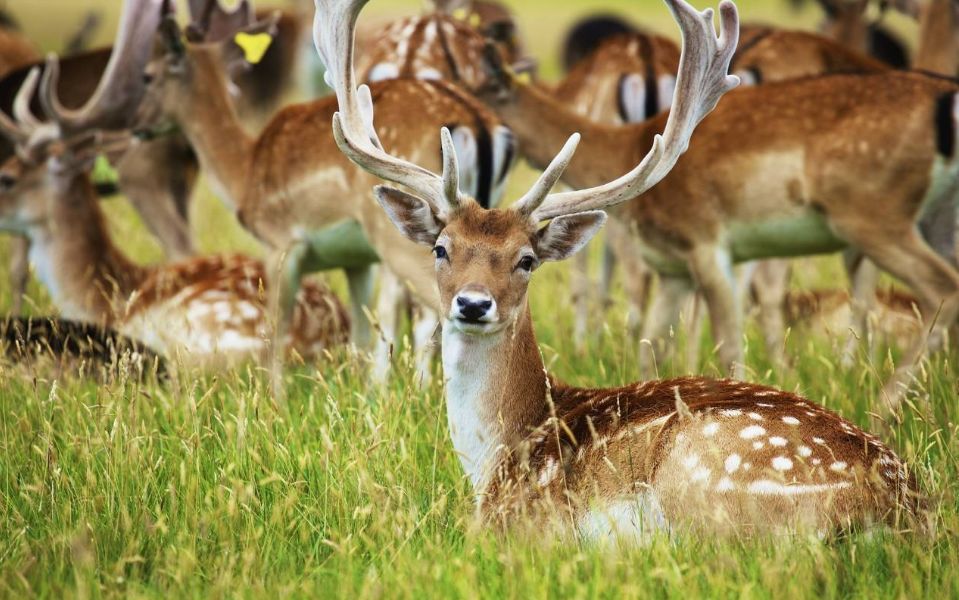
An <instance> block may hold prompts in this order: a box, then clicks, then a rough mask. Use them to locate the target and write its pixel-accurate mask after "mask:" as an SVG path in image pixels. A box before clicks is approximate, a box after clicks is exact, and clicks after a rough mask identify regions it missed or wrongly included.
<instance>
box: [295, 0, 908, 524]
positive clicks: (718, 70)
mask: <svg viewBox="0 0 959 600" xmlns="http://www.w3.org/2000/svg"><path fill="white" fill-rule="evenodd" d="M367 1H368V0H316V17H315V21H314V37H315V40H316V45H317V49H318V51H319V52H320V54H321V56H322V58H323V60H324V62H325V64H326V65H327V66H328V67H329V69H330V71H329V72H330V73H331V75H332V83H333V85H334V88H335V89H336V93H337V98H338V102H339V106H340V111H341V112H339V113H337V114H336V115H335V116H334V117H333V118H334V121H333V126H334V133H335V135H336V139H337V143H338V144H339V145H340V148H341V149H342V151H343V152H344V153H345V154H346V155H347V156H349V157H350V158H351V159H352V160H354V161H356V163H357V164H358V165H361V166H362V167H363V168H364V169H367V170H369V171H371V172H372V173H375V174H377V175H379V176H380V177H382V178H384V179H386V180H387V181H390V182H391V183H393V184H398V185H402V186H403V187H404V188H406V189H409V190H410V191H411V192H412V194H411V193H408V192H405V191H400V190H399V189H396V188H392V187H387V186H379V187H377V189H376V195H377V198H378V201H379V202H380V204H381V206H382V207H383V209H384V211H385V212H386V213H387V214H388V215H389V216H390V218H391V219H392V220H393V222H394V223H395V225H396V227H397V228H398V229H399V230H400V231H402V232H403V234H404V235H405V236H407V237H408V238H409V239H410V240H411V241H413V242H416V243H419V244H422V245H424V246H425V247H431V248H433V253H434V256H435V266H434V270H435V275H434V276H435V278H436V280H437V283H438V285H439V288H440V294H441V297H442V303H443V305H444V307H445V310H444V314H443V347H442V352H443V368H444V371H445V376H446V378H447V384H446V402H447V412H448V418H449V426H450V435H451V437H452V440H453V445H454V447H455V449H456V451H457V453H458V454H459V456H460V460H461V462H462V464H463V468H464V470H465V471H466V473H467V475H468V476H469V479H470V481H471V482H472V484H473V487H474V490H475V492H476V497H477V499H478V502H479V508H480V511H481V514H482V515H483V516H485V517H486V519H488V520H489V521H492V522H494V523H498V524H514V525H516V524H517V523H516V521H517V518H518V517H521V516H525V517H530V518H532V519H534V521H533V523H534V526H536V527H538V528H542V525H543V524H544V523H545V524H547V525H555V526H556V527H557V529H559V532H555V531H554V532H553V533H560V534H570V533H572V534H577V533H578V534H580V535H582V536H585V537H588V538H601V539H605V538H609V537H613V538H615V539H617V540H618V541H624V542H638V541H641V540H643V539H644V538H646V537H647V536H648V535H650V534H651V533H654V532H656V531H670V532H677V533H678V532H682V531H688V530H705V531H709V532H732V533H736V534H750V533H760V532H782V531H796V530H802V531H809V530H811V531H816V532H821V533H823V534H828V533H831V532H833V531H835V530H837V529H844V528H855V527H859V526H866V525H868V524H870V523H872V522H881V523H890V524H893V525H896V524H898V523H900V520H899V519H900V518H903V520H902V522H903V523H907V522H908V519H906V518H904V517H907V516H910V515H912V514H913V512H914V511H915V509H916V507H917V505H918V504H919V501H918V498H917V494H918V490H917V486H916V482H915V481H914V479H913V478H912V477H911V476H910V475H909V474H908V472H907V470H906V467H905V465H904V464H903V462H902V461H901V460H900V459H899V458H898V457H897V456H896V455H895V454H894V453H893V452H892V451H891V450H890V449H888V448H887V447H886V446H885V445H883V444H882V442H880V441H879V440H878V439H877V438H875V437H874V436H872V435H870V434H868V433H866V432H864V431H862V430H861V429H859V428H858V427H856V426H855V425H853V424H852V423H850V422H848V421H846V420H845V419H843V418H841V417H840V416H838V415H836V414H835V413H832V412H830V411H827V410H825V409H824V408H822V407H820V406H818V405H816V404H814V403H812V402H810V401H808V400H806V399H804V398H802V397H800V396H796V395H794V394H790V393H787V392H782V391H780V390H777V389H773V388H769V387H765V386H760V385H752V384H747V383H740V382H735V381H730V380H709V379H703V378H692V377H690V378H681V379H672V380H665V381H649V382H641V383H637V384H633V385H630V386H625V387H621V388H614V389H590V388H572V387H569V386H566V385H564V384H562V383H560V382H559V381H557V380H555V379H554V378H552V377H551V376H550V375H548V374H547V372H546V367H545V365H544V363H543V360H542V358H541V355H540V351H539V348H538V347H537V343H536V337H535V334H534V331H533V324H532V318H531V315H530V308H529V303H528V297H527V291H528V286H529V283H530V278H531V276H532V272H533V271H534V270H535V269H536V267H537V266H539V264H540V263H541V262H545V261H550V260H562V259H565V258H567V257H569V256H570V255H572V254H573V253H575V252H576V251H577V250H579V249H581V248H582V247H583V246H584V245H585V244H586V242H587V241H588V240H589V238H590V237H591V236H593V235H594V234H595V233H596V232H597V231H598V230H599V228H600V227H601V226H602V224H603V222H604V221H605V219H606V215H605V213H604V212H603V211H602V209H604V208H609V207H611V206H614V205H616V204H618V203H621V202H624V201H626V200H629V199H630V198H632V197H634V196H635V195H636V194H638V193H640V192H641V191H643V190H645V189H647V188H650V187H652V186H653V185H655V184H656V183H657V182H658V181H659V180H660V179H662V178H663V177H665V176H666V175H667V173H668V172H669V171H670V169H671V168H672V167H673V166H674V165H675V164H676V161H677V159H678V158H679V155H680V154H681V153H682V152H683V151H684V150H685V149H686V147H687V144H688V143H689V138H690V136H691V134H692V132H693V129H694V128H695V127H696V125H697V123H698V122H699V121H700V120H701V119H702V118H703V117H704V116H705V115H706V114H707V113H709V112H710V110H712V109H713V107H714V106H715V105H716V103H717V102H718V101H719V99H720V97H721V96H722V95H723V94H724V93H725V92H726V91H728V90H729V89H731V88H732V87H734V86H735V85H736V83H737V80H736V78H735V77H734V76H728V75H727V68H728V65H729V61H730V59H731V58H732V53H733V50H734V48H735V45H736V37H737V33H738V27H737V26H738V23H737V15H736V10H735V6H734V5H733V4H732V3H731V2H723V3H721V4H720V23H721V33H720V35H719V36H718V39H717V36H716V33H715V31H714V29H713V24H712V17H713V14H712V11H711V10H707V11H705V12H703V13H699V12H697V11H696V10H695V9H693V8H692V7H691V6H689V5H688V4H686V3H685V2H683V0H667V4H668V6H669V7H670V9H671V10H672V12H673V16H674V18H675V19H676V21H677V22H678V23H679V25H680V28H681V29H682V32H683V40H684V42H683V43H684V54H683V58H682V61H681V65H680V69H679V75H678V78H677V82H676V90H677V92H676V96H675V99H674V102H673V107H672V111H671V115H670V118H669V120H668V122H667V123H665V129H664V133H663V135H656V136H655V137H650V138H649V140H648V144H647V145H651V146H652V148H651V150H649V152H648V153H647V154H646V156H645V157H643V158H642V160H639V161H638V162H639V164H638V166H635V168H633V169H632V170H630V171H629V172H628V173H627V174H626V175H624V176H622V177H620V178H619V179H616V180H614V181H611V182H609V183H605V184H603V185H600V186H599V187H596V188H592V189H584V190H580V191H577V192H567V193H558V194H557V193H550V190H551V188H552V187H553V185H554V184H555V183H556V182H557V181H558V179H559V178H560V176H561V174H562V171H563V169H564V168H565V167H566V166H567V165H568V164H569V162H570V160H571V159H572V154H573V151H574V149H575V147H576V144H577V140H578V136H577V135H575V134H574V135H573V136H572V137H571V138H570V140H569V142H567V144H566V145H565V146H564V147H563V149H562V151H561V152H560V154H559V155H557V156H556V157H555V159H554V160H553V161H552V162H551V163H550V165H549V167H548V168H547V169H546V170H545V171H544V173H543V175H542V176H541V177H540V179H539V181H537V183H536V184H535V186H534V187H533V188H532V189H531V190H530V191H529V192H527V193H526V194H525V195H524V196H523V197H522V198H521V199H519V200H518V201H517V202H516V203H515V204H514V205H513V206H512V207H510V208H508V209H484V208H482V207H481V206H479V204H478V203H476V202H475V201H474V200H473V199H471V198H469V197H468V196H465V195H463V194H461V193H460V192H459V191H458V188H457V185H456V179H457V176H456V173H457V169H456V155H455V153H454V152H453V148H452V143H451V140H450V135H449V132H448V131H447V130H443V131H442V133H441V136H442V140H443V148H444V153H443V155H444V168H443V171H442V175H438V174H434V173H431V172H430V171H428V170H426V169H424V168H422V167H420V166H418V165H416V164H414V163H410V162H407V161H405V160H403V159H400V158H398V157H395V156H393V155H390V154H388V153H387V152H385V151H384V150H383V149H382V146H381V145H380V143H379V138H378V136H377V133H376V130H375V129H374V126H373V109H372V103H371V99H370V91H369V89H368V88H367V87H365V86H361V87H360V88H359V89H357V87H356V85H357V82H356V79H355V76H354V73H353V66H352V50H353V32H354V28H355V23H356V19H357V16H358V13H359V12H360V10H361V9H362V7H363V6H364V5H365V4H366V3H367ZM724 102H725V101H724ZM637 158H639V157H638V155H634V158H633V161H634V162H635V161H636V159H637ZM547 220H548V221H549V222H548V223H547V224H546V225H545V226H542V227H541V226H540V223H541V222H542V221H547Z"/></svg>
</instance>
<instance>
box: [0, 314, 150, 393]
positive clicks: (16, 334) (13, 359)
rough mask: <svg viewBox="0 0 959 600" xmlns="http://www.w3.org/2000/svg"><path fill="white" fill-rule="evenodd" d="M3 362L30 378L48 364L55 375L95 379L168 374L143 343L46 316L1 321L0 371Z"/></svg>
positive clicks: (0, 370) (83, 324) (104, 329)
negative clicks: (21, 369)
mask: <svg viewBox="0 0 959 600" xmlns="http://www.w3.org/2000/svg"><path fill="white" fill-rule="evenodd" d="M5 362H8V363H9V364H10V366H11V367H14V366H15V367H22V368H25V369H28V370H29V372H30V375H31V377H36V374H37V367H38V366H39V365H40V364H45V363H48V362H50V363H53V367H54V368H55V370H56V377H58V378H59V377H61V376H64V375H66V376H69V375H71V374H76V373H79V374H80V375H81V376H85V375H93V376H94V377H98V378H100V379H111V378H114V377H122V376H125V375H128V374H132V375H135V376H138V377H140V378H144V377H149V376H151V375H155V376H156V377H157V378H158V379H163V378H164V377H165V376H166V375H167V374H168V373H167V367H166V361H165V360H164V359H163V357H161V356H159V355H158V354H156V353H155V352H154V351H153V350H152V349H150V348H147V347H146V346H144V345H143V344H140V343H138V342H136V341H134V340H131V339H130V338H127V337H125V336H122V335H120V334H118V333H117V332H115V331H113V330H111V329H108V328H105V327H100V326H98V325H92V324H90V323H81V322H78V321H71V320H69V319H59V318H51V317H9V318H6V319H2V320H0V372H2V369H3V363H5Z"/></svg>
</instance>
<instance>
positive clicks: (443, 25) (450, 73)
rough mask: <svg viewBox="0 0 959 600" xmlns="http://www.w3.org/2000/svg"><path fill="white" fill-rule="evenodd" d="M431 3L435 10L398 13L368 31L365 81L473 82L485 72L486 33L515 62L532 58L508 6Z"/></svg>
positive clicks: (363, 56) (362, 59)
mask: <svg viewBox="0 0 959 600" xmlns="http://www.w3.org/2000/svg"><path fill="white" fill-rule="evenodd" d="M432 4H433V5H434V7H435V8H436V10H435V12H432V13H430V14H426V15H422V16H414V17H405V18H402V19H397V20H396V21H393V22H392V23H390V24H388V25H386V26H385V27H383V28H382V29H379V30H377V31H375V32H372V33H371V34H370V35H368V36H367V39H368V43H366V44H364V47H363V48H362V54H361V55H360V60H359V63H358V64H359V73H360V79H361V80H362V81H366V82H374V81H382V80H384V79H394V78H397V77H407V78H409V77H415V78H419V79H443V80H446V81H451V82H454V83H458V84H463V85H465V86H467V87H475V86H476V85H479V84H480V83H481V82H482V80H483V78H484V73H483V71H482V68H481V65H482V57H483V51H484V50H483V49H484V47H485V44H486V40H487V39H489V40H493V41H494V42H495V43H496V45H497V47H498V48H499V49H500V51H501V52H503V55H504V56H505V57H506V58H507V60H508V61H509V62H510V63H511V64H518V63H520V62H521V61H524V60H528V59H525V57H524V55H523V49H522V43H521V42H520V41H519V38H518V33H517V30H516V25H515V23H514V22H513V18H512V15H511V14H510V12H509V10H508V9H506V8H505V7H502V6H501V5H499V4H497V3H493V2H472V1H465V2H458V1H454V2H444V1H439V2H432ZM497 7H499V8H497Z"/></svg>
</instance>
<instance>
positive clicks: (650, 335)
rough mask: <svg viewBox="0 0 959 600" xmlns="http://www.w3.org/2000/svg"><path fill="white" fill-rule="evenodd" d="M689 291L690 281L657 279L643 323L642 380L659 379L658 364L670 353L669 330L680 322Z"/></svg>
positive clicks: (678, 278) (640, 348) (640, 352)
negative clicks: (647, 313) (650, 304)
mask: <svg viewBox="0 0 959 600" xmlns="http://www.w3.org/2000/svg"><path fill="white" fill-rule="evenodd" d="M692 289H693V283H692V281H691V280H690V279H689V278H686V277H665V276H660V278H659V289H658V291H657V292H656V294H655V295H654V296H653V300H652V306H650V309H649V315H648V316H647V317H646V320H645V321H644V322H643V333H642V337H641V341H640V347H639V367H640V373H641V376H642V377H643V378H644V379H650V378H653V377H658V372H657V371H658V363H659V362H660V361H661V360H662V359H663V358H664V357H666V356H668V355H669V354H670V353H671V352H672V336H671V335H670V328H672V327H674V326H676V324H678V323H679V317H680V313H681V312H682V307H683V306H684V304H685V300H686V299H687V298H688V297H689V295H690V292H692Z"/></svg>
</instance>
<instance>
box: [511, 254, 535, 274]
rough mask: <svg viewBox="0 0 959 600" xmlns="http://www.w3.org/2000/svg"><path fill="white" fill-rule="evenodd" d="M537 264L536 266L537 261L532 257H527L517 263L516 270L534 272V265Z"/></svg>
mask: <svg viewBox="0 0 959 600" xmlns="http://www.w3.org/2000/svg"><path fill="white" fill-rule="evenodd" d="M535 264H536V259H535V258H534V257H532V256H529V255H527V256H524V257H523V258H521V259H519V262H518V263H516V268H517V269H522V270H523V271H526V272H529V271H532V270H533V265H535Z"/></svg>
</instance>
